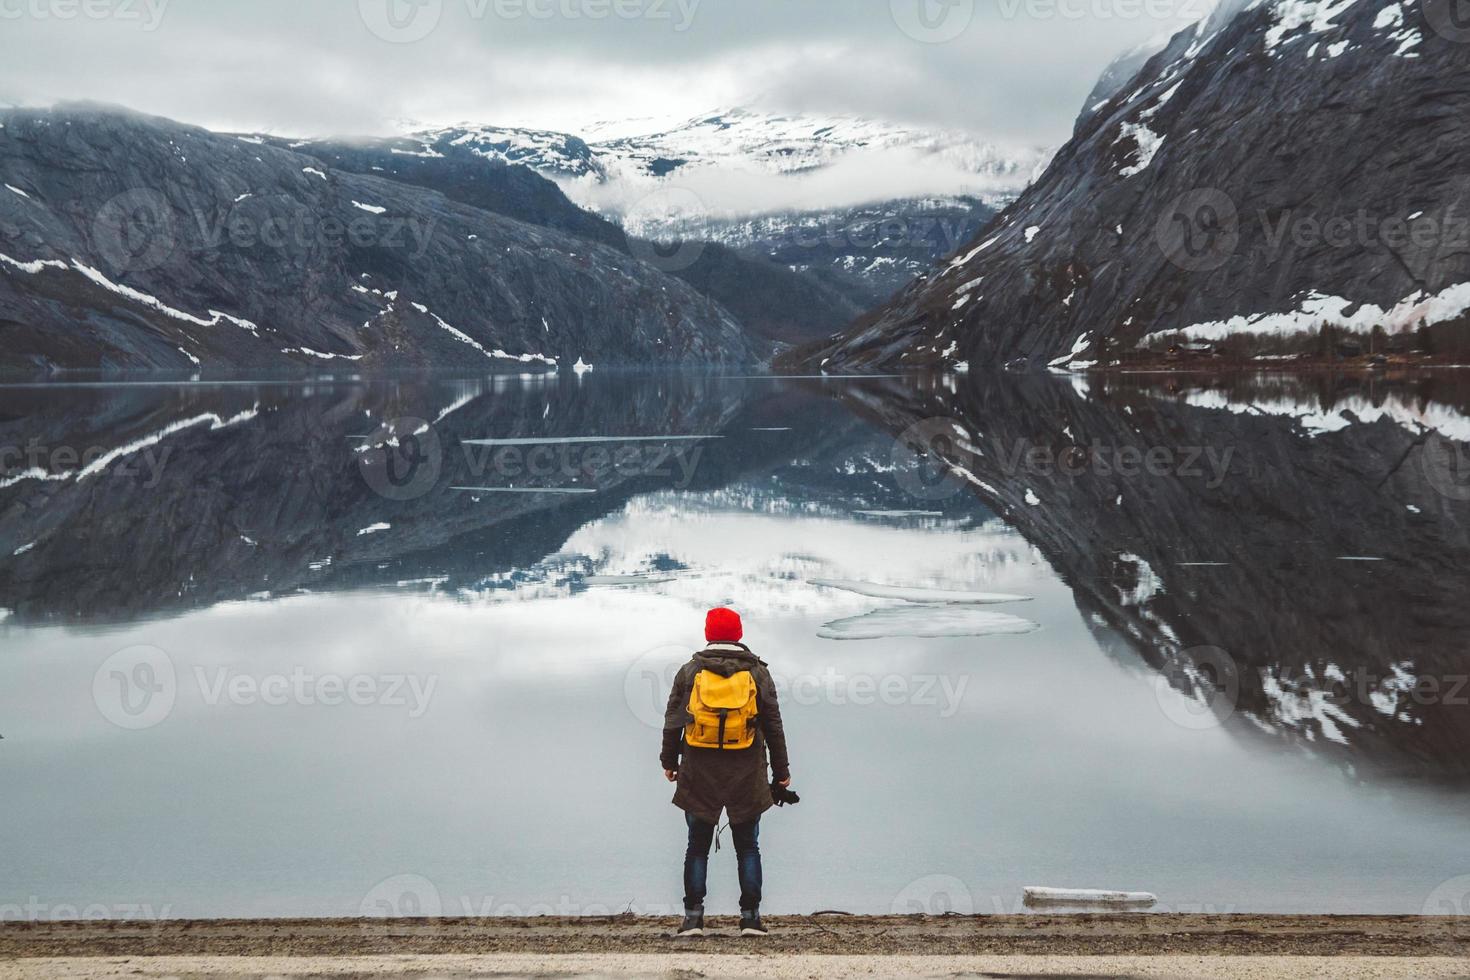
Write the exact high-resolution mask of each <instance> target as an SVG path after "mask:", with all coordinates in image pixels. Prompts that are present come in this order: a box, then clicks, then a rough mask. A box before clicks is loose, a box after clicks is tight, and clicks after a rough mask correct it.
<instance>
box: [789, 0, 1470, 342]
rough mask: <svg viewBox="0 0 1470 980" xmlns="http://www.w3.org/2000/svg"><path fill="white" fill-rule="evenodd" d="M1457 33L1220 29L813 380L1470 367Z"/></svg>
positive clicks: (1435, 10)
mask: <svg viewBox="0 0 1470 980" xmlns="http://www.w3.org/2000/svg"><path fill="white" fill-rule="evenodd" d="M1453 14H1454V11H1453V9H1452V7H1447V6H1446V4H1444V3H1443V2H1442V0H1426V2H1425V3H1423V4H1409V3H1403V4H1400V3H1397V2H1391V0H1303V2H1298V0H1259V2H1256V3H1254V4H1251V5H1250V6H1244V7H1243V9H1242V5H1240V4H1234V5H1226V6H1225V7H1223V8H1221V9H1220V10H1219V11H1217V12H1216V14H1215V15H1212V16H1211V17H1210V18H1209V19H1207V20H1205V21H1202V22H1201V23H1200V24H1199V25H1197V26H1196V27H1194V28H1190V29H1187V30H1185V31H1183V32H1181V33H1180V34H1178V35H1176V36H1175V37H1174V38H1173V39H1172V40H1171V41H1170V42H1169V44H1168V46H1167V47H1166V48H1165V49H1164V50H1163V51H1161V52H1159V53H1158V54H1156V55H1154V56H1153V57H1151V58H1149V59H1148V61H1147V63H1146V64H1145V65H1144V67H1143V68H1142V70H1141V71H1139V73H1138V74H1137V75H1136V76H1135V77H1134V78H1133V79H1132V80H1131V82H1130V83H1129V84H1127V85H1125V86H1123V87H1122V88H1120V89H1119V90H1118V91H1117V92H1116V93H1115V94H1113V95H1112V96H1111V97H1109V98H1107V100H1106V102H1105V104H1103V105H1100V106H1097V105H1093V106H1088V107H1087V109H1088V111H1086V112H1084V114H1083V116H1082V118H1081V120H1080V121H1079V123H1078V126H1077V131H1076V134H1075V136H1074V138H1073V139H1072V140H1071V141H1070V142H1069V143H1068V144H1067V145H1066V146H1064V147H1063V148H1062V149H1061V150H1060V151H1059V152H1058V153H1057V155H1056V156H1055V158H1054V159H1053V161H1052V163H1051V165H1050V167H1049V168H1048V169H1047V171H1046V172H1045V174H1044V175H1042V177H1040V178H1039V179H1038V180H1037V181H1036V183H1035V184H1033V185H1032V186H1031V187H1030V188H1029V189H1028V190H1027V191H1026V192H1025V193H1024V194H1023V195H1022V196H1021V197H1020V198H1019V199H1018V200H1017V201H1016V202H1015V203H1014V204H1012V205H1011V206H1010V207H1009V208H1007V209H1006V211H1005V212H1004V213H1003V214H1002V215H1001V216H1000V217H998V218H997V219H996V220H995V221H994V222H993V223H992V224H991V225H990V226H989V227H988V228H986V230H985V231H984V232H982V233H981V234H980V235H979V236H977V238H976V240H975V241H973V242H971V243H970V244H969V245H967V246H965V247H964V248H962V249H960V250H959V251H958V253H957V254H956V255H955V256H954V257H953V258H952V259H951V260H949V261H948V262H946V263H943V264H942V265H941V266H940V267H939V268H938V269H937V270H935V271H933V272H932V273H931V274H930V275H929V276H928V277H927V278H925V279H924V280H923V281H920V282H917V283H915V284H914V285H913V286H912V287H911V288H909V289H908V290H906V291H905V292H904V293H903V294H902V295H900V296H898V297H895V298H894V300H893V301H892V302H891V303H890V304H888V305H886V306H884V307H883V308H881V309H879V310H876V311H875V312H873V313H872V314H870V315H869V316H867V317H865V318H863V319H862V320H860V321H859V322H858V323H856V324H855V325H854V326H853V327H852V328H851V329H850V330H849V331H847V332H846V333H845V334H844V335H843V336H841V337H840V338H837V339H834V340H833V341H832V342H831V343H828V344H824V345H820V347H818V348H817V349H814V350H810V351H807V352H804V353H803V354H802V356H800V357H799V358H798V359H797V360H798V361H799V362H800V363H802V364H804V365H814V364H822V363H826V364H827V365H828V368H829V369H836V368H853V367H860V366H880V365H881V366H895V365H901V364H929V365H942V364H948V365H954V364H959V363H965V364H968V365H971V366H975V367H977V368H978V367H981V366H987V365H999V364H1002V363H1004V362H1007V361H1010V360H1012V359H1015V358H1023V357H1024V358H1029V359H1031V360H1032V361H1033V362H1047V363H1055V364H1072V365H1074V366H1078V367H1081V366H1086V365H1088V364H1090V363H1093V362H1097V361H1103V360H1108V359H1111V358H1113V357H1115V356H1117V355H1119V354H1120V353H1122V352H1124V351H1128V350H1132V349H1134V348H1137V347H1139V346H1143V347H1145V348H1149V349H1158V348H1161V347H1163V346H1166V345H1167V344H1169V343H1172V342H1174V341H1176V340H1179V339H1190V340H1195V341H1199V342H1205V343H1220V342H1224V343H1227V344H1229V345H1231V346H1233V347H1235V348H1237V349H1238V351H1239V352H1240V353H1242V354H1244V355H1247V356H1253V355H1271V354H1278V353H1283V352H1289V351H1291V350H1293V349H1300V348H1301V347H1302V346H1303V345H1307V344H1311V343H1313V342H1314V341H1315V338H1316V337H1317V335H1318V334H1319V332H1320V331H1321V329H1322V328H1323V326H1330V327H1334V328H1338V329H1342V330H1348V331H1353V332H1358V333H1367V332H1369V331H1371V330H1372V329H1373V328H1374V327H1375V326H1381V327H1383V329H1384V331H1385V332H1386V333H1388V334H1394V333H1399V334H1403V335H1407V334H1411V333H1422V337H1423V341H1422V342H1423V343H1426V344H1430V345H1433V346H1434V347H1435V348H1437V349H1439V350H1443V349H1445V348H1446V347H1450V346H1452V345H1456V344H1461V345H1463V342H1464V334H1465V330H1464V326H1465V319H1464V316H1465V311H1466V309H1467V308H1470V247H1467V246H1470V242H1467V233H1466V227H1467V225H1466V220H1465V218H1466V215H1467V214H1470V182H1467V181H1466V180H1465V178H1464V173H1463V167H1462V165H1461V163H1460V161H1462V160H1463V159H1464V158H1465V156H1466V153H1467V152H1470V129H1467V128H1466V127H1465V126H1464V122H1463V121H1464V119H1465V118H1466V116H1467V113H1470V70H1467V69H1470V45H1467V44H1465V43H1463V42H1464V41H1465V40H1466V38H1467V34H1466V32H1465V31H1464V30H1463V28H1457V27H1456V23H1457V22H1456V21H1455V20H1454V16H1453ZM1103 90H1104V91H1106V86H1104V89H1103Z"/></svg>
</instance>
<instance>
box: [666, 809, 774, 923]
mask: <svg viewBox="0 0 1470 980" xmlns="http://www.w3.org/2000/svg"><path fill="white" fill-rule="evenodd" d="M684 820H685V822H686V823H688V824H689V849H688V850H686V851H685V852H684V907H685V908H686V909H702V908H704V895H705V880H706V879H707V878H708V877H709V848H710V844H712V843H713V842H714V839H715V825H714V824H710V823H705V822H704V821H703V820H700V819H699V818H698V817H696V816H694V815H693V814H692V813H686V814H684ZM730 832H731V834H732V835H733V836H734V838H735V861H736V864H737V865H738V867H739V869H740V911H742V912H753V911H755V910H756V909H758V908H760V906H761V848H760V832H761V821H760V818H759V817H757V818H756V819H754V820H752V821H751V822H750V823H742V824H732V825H731V827H730Z"/></svg>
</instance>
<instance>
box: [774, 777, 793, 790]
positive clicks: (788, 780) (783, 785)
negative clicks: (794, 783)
mask: <svg viewBox="0 0 1470 980" xmlns="http://www.w3.org/2000/svg"><path fill="white" fill-rule="evenodd" d="M776 785H777V786H779V787H781V788H782V789H789V788H790V786H791V777H790V776H787V777H786V778H785V779H783V780H781V781H779V782H778V783H776Z"/></svg>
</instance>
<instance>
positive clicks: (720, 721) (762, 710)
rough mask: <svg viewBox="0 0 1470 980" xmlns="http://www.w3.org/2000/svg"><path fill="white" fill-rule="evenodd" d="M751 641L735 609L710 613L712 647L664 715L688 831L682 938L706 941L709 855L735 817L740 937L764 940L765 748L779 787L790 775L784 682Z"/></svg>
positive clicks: (666, 747) (682, 673) (686, 670)
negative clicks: (781, 696)
mask: <svg viewBox="0 0 1470 980" xmlns="http://www.w3.org/2000/svg"><path fill="white" fill-rule="evenodd" d="M743 635H744V630H743V627H742V626H741V623H740V616H739V614H737V613H736V612H735V611H734V610H733V609H724V608H721V609H711V610H710V611H709V614H708V615H707V616H706V617H705V621H704V638H705V640H706V641H708V645H707V646H706V647H705V648H704V649H703V650H701V651H700V652H698V653H696V654H695V655H694V658H693V659H692V660H690V661H689V662H688V663H687V664H685V665H684V666H683V667H681V668H680V669H679V673H678V675H677V676H676V677H675V678H674V687H673V690H672V691H670V693H669V705H668V708H667V710H666V711H665V713H664V739H663V752H662V754H661V755H660V762H661V763H662V765H663V768H664V776H665V777H666V778H667V779H668V780H669V782H671V783H672V782H677V783H678V784H679V788H678V790H677V791H676V792H675V793H674V805H675V806H677V807H679V808H680V809H681V810H683V811H684V819H685V822H686V823H687V824H688V825H689V847H688V849H687V850H686V851H685V852H684V922H683V924H682V925H680V927H679V933H678V934H679V935H680V936H702V935H704V896H705V879H706V877H707V875H708V872H709V849H710V844H711V843H712V842H713V840H714V836H715V828H716V827H717V826H718V825H719V822H720V811H721V810H724V811H725V812H726V813H727V814H728V815H729V818H730V830H731V832H732V835H733V837H734V839H735V856H736V860H737V862H738V864H739V869H740V934H741V935H742V936H764V935H766V929H765V927H764V926H763V925H762V924H761V914H760V904H761V852H760V844H759V836H760V822H761V814H762V813H765V812H766V811H767V810H768V809H770V808H771V806H772V799H771V786H770V783H769V781H768V777H767V775H766V752H767V750H769V752H770V769H771V774H772V776H773V777H774V779H775V781H776V783H777V784H778V785H780V786H783V787H784V786H789V785H790V784H791V767H790V765H789V764H788V762H787V758H786V733H785V731H784V729H783V728H782V727H781V706H780V704H778V703H777V701H776V684H775V682H774V681H773V680H772V679H771V672H770V670H769V669H768V668H767V667H766V664H765V661H763V660H761V659H760V658H759V657H757V656H756V655H755V654H753V653H751V652H750V648H749V647H747V646H746V645H745V644H743V643H741V642H740V640H741V637H742V636H743Z"/></svg>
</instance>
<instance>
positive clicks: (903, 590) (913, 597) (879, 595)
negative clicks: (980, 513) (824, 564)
mask: <svg viewBox="0 0 1470 980" xmlns="http://www.w3.org/2000/svg"><path fill="white" fill-rule="evenodd" d="M812 585H819V586H822V587H824V588H828V589H841V590H842V591H844V592H855V593H857V594H858V595H865V596H868V597H869V598H871V599H899V600H902V601H903V602H914V603H919V604H921V605H957V604H958V605H995V604H998V603H1002V602H1030V601H1031V598H1032V597H1031V596H1027V595H1012V594H1010V593H1006V592H966V591H961V590H955V589H931V588H925V587H913V586H902V585H879V584H877V583H874V582H852V581H847V580H844V579H812Z"/></svg>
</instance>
